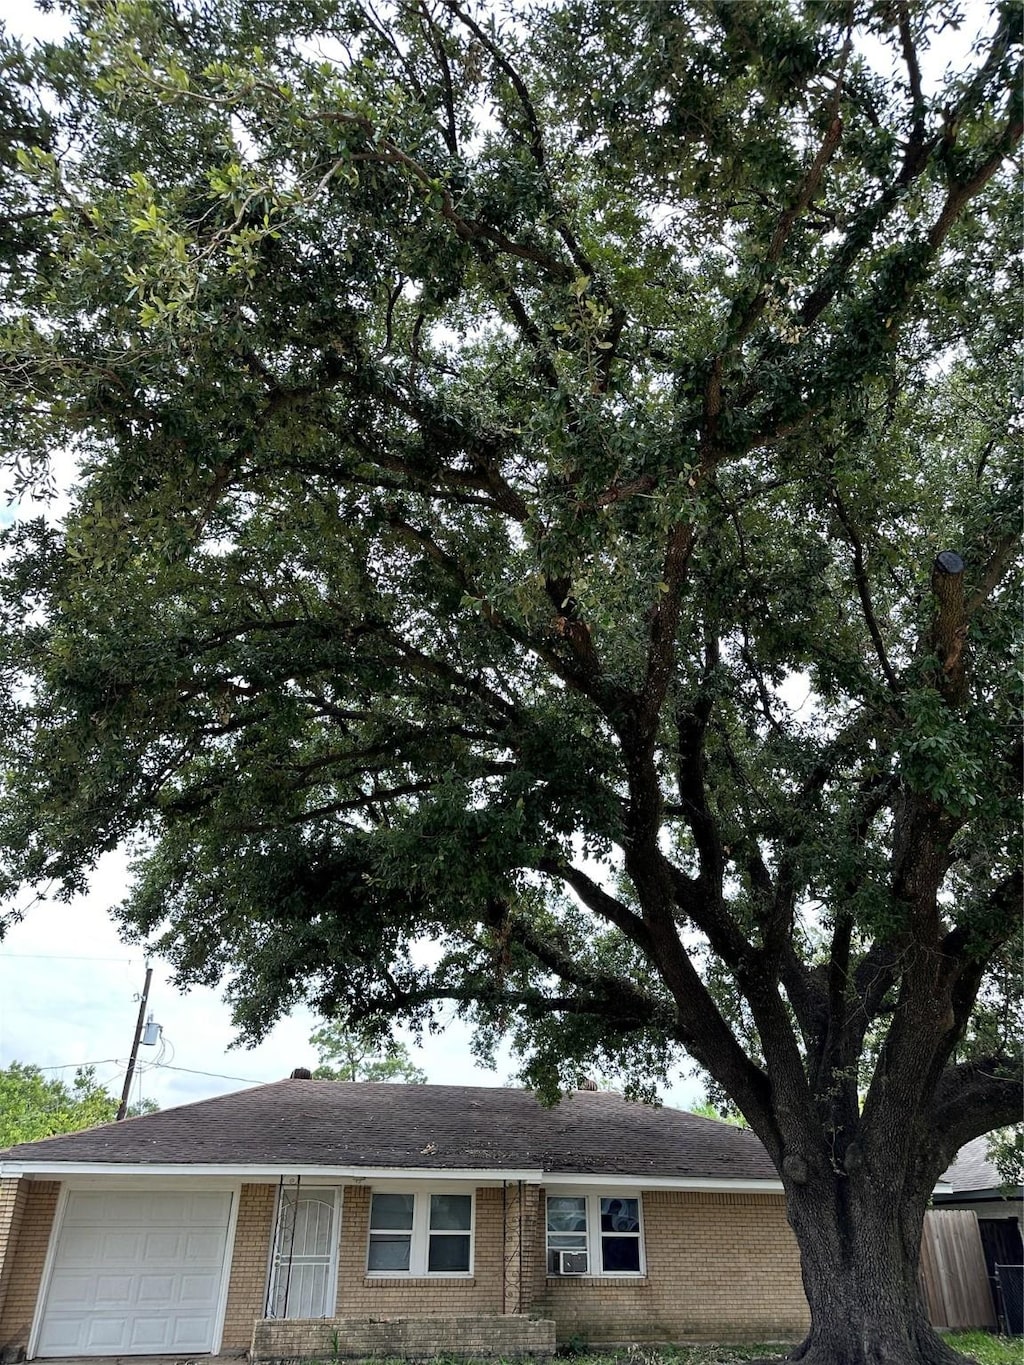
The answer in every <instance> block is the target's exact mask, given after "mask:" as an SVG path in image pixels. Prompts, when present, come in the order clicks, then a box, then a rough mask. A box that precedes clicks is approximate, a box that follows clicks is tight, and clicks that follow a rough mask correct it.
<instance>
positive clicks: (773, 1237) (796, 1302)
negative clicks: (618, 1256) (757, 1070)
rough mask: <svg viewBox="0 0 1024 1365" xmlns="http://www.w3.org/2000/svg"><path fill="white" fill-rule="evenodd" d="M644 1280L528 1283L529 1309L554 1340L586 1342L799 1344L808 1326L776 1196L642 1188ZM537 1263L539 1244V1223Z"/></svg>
mask: <svg viewBox="0 0 1024 1365" xmlns="http://www.w3.org/2000/svg"><path fill="white" fill-rule="evenodd" d="M643 1217H644V1242H645V1247H646V1252H647V1274H646V1276H645V1277H644V1278H643V1279H642V1280H639V1281H638V1280H637V1279H635V1278H628V1277H625V1276H623V1277H621V1278H610V1277H608V1278H606V1277H601V1276H596V1275H595V1276H581V1277H579V1278H576V1277H569V1276H566V1277H564V1278H560V1277H557V1276H547V1275H546V1274H545V1273H544V1266H543V1264H541V1265H540V1266H539V1273H538V1274H537V1275H536V1276H535V1278H534V1284H535V1286H536V1296H535V1298H534V1301H533V1304H532V1305H531V1307H532V1308H533V1309H535V1310H538V1311H540V1312H541V1313H542V1314H543V1316H544V1317H548V1318H553V1319H554V1320H555V1322H556V1323H557V1325H558V1339H559V1341H560V1342H564V1341H568V1340H569V1339H571V1338H573V1337H578V1338H580V1339H583V1340H586V1341H587V1342H590V1343H592V1344H612V1343H622V1342H634V1341H635V1342H642V1341H648V1342H669V1341H680V1342H682V1341H734V1342H740V1341H771V1340H775V1341H795V1340H798V1339H799V1338H800V1337H802V1336H803V1334H804V1331H805V1330H806V1327H807V1322H808V1314H807V1303H806V1300H805V1298H804V1294H803V1287H802V1284H801V1280H800V1258H799V1253H798V1251H797V1245H796V1240H795V1239H794V1237H793V1234H792V1232H791V1231H790V1229H789V1225H788V1224H787V1222H786V1214H785V1208H784V1204H783V1197H782V1195H781V1194H778V1195H775V1194H718V1193H702V1192H696V1191H695V1192H692V1193H691V1192H688V1191H687V1192H683V1191H648V1192H647V1193H646V1194H645V1195H644V1196H643ZM538 1233H539V1236H538V1259H539V1254H540V1253H541V1252H542V1250H543V1245H544V1241H543V1239H544V1224H543V1221H540V1220H539V1226H538Z"/></svg>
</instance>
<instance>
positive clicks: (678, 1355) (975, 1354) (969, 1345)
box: [367, 1332, 1024, 1365]
mask: <svg viewBox="0 0 1024 1365" xmlns="http://www.w3.org/2000/svg"><path fill="white" fill-rule="evenodd" d="M944 1340H945V1341H946V1342H948V1343H949V1345H950V1346H952V1347H953V1349H954V1350H955V1351H960V1352H961V1353H962V1354H963V1355H965V1356H967V1357H968V1358H972V1359H974V1360H976V1361H977V1362H978V1365H1024V1339H1022V1338H1020V1337H997V1336H993V1335H992V1334H991V1333H990V1332H950V1333H948V1334H946V1335H945V1336H944ZM787 1349H788V1348H787V1347H785V1346H782V1345H779V1344H778V1343H775V1344H773V1345H771V1346H630V1347H629V1348H628V1349H626V1350H624V1351H615V1352H612V1351H604V1352H598V1351H594V1352H590V1351H587V1350H586V1349H585V1347H582V1345H581V1346H579V1347H577V1348H575V1349H573V1350H565V1349H563V1350H562V1351H561V1352H560V1354H561V1355H562V1357H563V1358H564V1359H566V1360H567V1361H571V1365H747V1362H752V1361H758V1362H767V1361H782V1360H784V1358H785V1353H786V1350H787ZM367 1365H370V1363H369V1362H368V1363H367ZM372 1365H406V1362H402V1361H379V1360H378V1361H375V1362H373V1363H372ZM436 1365H455V1362H454V1361H451V1362H449V1361H447V1360H446V1359H445V1358H444V1357H441V1358H440V1359H439V1361H438V1362H437V1363H436ZM458 1365H505V1362H494V1361H488V1362H483V1361H480V1362H473V1361H465V1360H460V1361H459V1362H458Z"/></svg>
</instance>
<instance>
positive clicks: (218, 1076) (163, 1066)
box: [150, 1062, 267, 1085]
mask: <svg viewBox="0 0 1024 1365" xmlns="http://www.w3.org/2000/svg"><path fill="white" fill-rule="evenodd" d="M150 1065H151V1066H152V1067H154V1068H157V1069H159V1070H160V1071H187V1072H188V1074H189V1075H190V1076H212V1077H213V1078H214V1079H215V1080H218V1081H245V1083H246V1084H247V1085H266V1084H267V1082H266V1081H263V1080H260V1081H258V1080H254V1079H253V1077H252V1076H225V1075H224V1073H223V1072H222V1071H196V1070H195V1069H194V1068H193V1067H191V1066H169V1065H168V1064H167V1063H166V1062H151V1063H150Z"/></svg>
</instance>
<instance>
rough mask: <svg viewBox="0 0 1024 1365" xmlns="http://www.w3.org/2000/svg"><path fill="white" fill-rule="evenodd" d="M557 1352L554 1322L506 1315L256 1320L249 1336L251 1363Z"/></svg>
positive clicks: (423, 1358)
mask: <svg viewBox="0 0 1024 1365" xmlns="http://www.w3.org/2000/svg"><path fill="white" fill-rule="evenodd" d="M554 1349H555V1324H554V1323H553V1322H542V1321H538V1320H536V1319H531V1318H524V1317H519V1316H513V1315H510V1314H504V1315H492V1314H481V1315H474V1314H457V1315H454V1316H436V1317H400V1318H398V1317H396V1318H387V1317H378V1316H374V1317H372V1318H371V1317H353V1318H348V1317H340V1318H324V1319H322V1320H319V1321H316V1322H313V1321H309V1320H305V1321H304V1320H301V1319H297V1320H292V1321H286V1320H285V1321H279V1322H260V1323H257V1324H256V1329H255V1331H254V1332H253V1340H252V1352H251V1357H250V1358H251V1360H252V1361H254V1362H270V1361H295V1360H334V1359H338V1358H342V1359H345V1358H349V1359H356V1358H360V1357H367V1356H399V1357H403V1358H404V1359H406V1360H430V1359H432V1358H434V1357H437V1356H446V1357H451V1356H472V1357H474V1358H480V1357H482V1356H503V1357H505V1358H506V1359H509V1358H512V1357H517V1356H527V1355H540V1356H549V1355H551V1354H552V1352H553V1351H554Z"/></svg>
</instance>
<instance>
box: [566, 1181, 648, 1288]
mask: <svg viewBox="0 0 1024 1365" xmlns="http://www.w3.org/2000/svg"><path fill="white" fill-rule="evenodd" d="M642 1243H643V1236H642V1229H641V1222H640V1198H639V1196H638V1195H610V1194H609V1195H604V1194H572V1195H568V1194H551V1195H548V1208H547V1251H548V1274H549V1275H640V1274H642V1273H643V1269H644V1266H643V1246H642Z"/></svg>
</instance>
